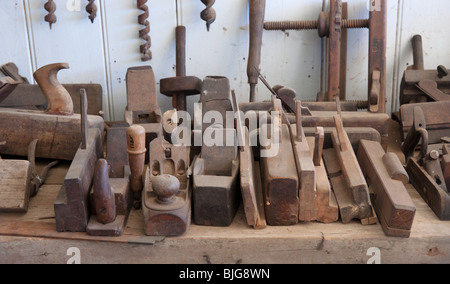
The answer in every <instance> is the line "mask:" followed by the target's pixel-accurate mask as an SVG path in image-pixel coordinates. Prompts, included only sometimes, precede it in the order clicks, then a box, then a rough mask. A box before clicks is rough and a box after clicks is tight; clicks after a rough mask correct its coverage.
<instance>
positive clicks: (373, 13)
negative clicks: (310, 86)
mask: <svg viewBox="0 0 450 284" xmlns="http://www.w3.org/2000/svg"><path fill="white" fill-rule="evenodd" d="M369 5H370V16H369V19H363V20H346V19H343V18H342V1H341V0H331V1H330V10H329V12H321V13H320V14H319V18H318V20H317V21H285V22H266V23H264V29H266V30H290V29H295V30H313V29H317V30H318V32H319V36H320V37H328V47H329V49H328V91H327V95H326V97H327V100H328V101H334V98H335V97H336V96H339V95H340V90H339V84H340V65H341V58H340V56H341V52H340V48H341V33H342V30H343V29H346V28H369V80H368V81H369V86H368V103H369V111H370V112H373V113H385V112H386V64H385V62H386V28H387V17H386V11H387V1H386V0H375V1H372V0H371V1H370V3H369ZM319 100H320V99H319Z"/></svg>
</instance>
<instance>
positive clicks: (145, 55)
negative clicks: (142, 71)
mask: <svg viewBox="0 0 450 284" xmlns="http://www.w3.org/2000/svg"><path fill="white" fill-rule="evenodd" d="M147 1H148V0H138V1H137V7H138V9H139V10H142V11H143V13H142V14H140V15H139V16H138V23H139V24H140V25H141V26H144V27H143V28H142V29H140V30H139V38H140V39H142V41H143V43H142V44H141V45H140V51H141V60H142V61H143V62H146V61H149V60H151V59H152V52H151V50H150V47H151V46H152V42H151V38H150V35H149V33H150V22H149V21H148V17H149V12H148V6H147V5H146V3H147Z"/></svg>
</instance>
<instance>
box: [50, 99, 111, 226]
mask: <svg viewBox="0 0 450 284" xmlns="http://www.w3.org/2000/svg"><path fill="white" fill-rule="evenodd" d="M80 95H81V99H80V101H81V103H82V104H83V105H84V106H82V107H81V109H83V111H84V113H83V114H82V116H83V117H84V119H83V120H82V121H83V122H87V120H88V115H87V113H86V110H87V105H86V104H87V99H86V93H85V92H83V91H82V92H81V93H80ZM81 124H82V123H81ZM80 128H82V129H83V131H80V132H79V133H81V135H80V134H78V135H79V136H84V138H82V139H77V140H78V141H86V143H81V144H80V143H79V144H78V145H79V148H78V150H77V152H76V154H75V156H74V157H73V160H72V163H71V165H70V167H69V170H68V171H67V174H66V176H65V178H64V183H63V185H62V187H61V189H60V191H59V193H58V196H57V197H56V200H55V202H54V209H55V218H56V230H57V231H58V232H67V231H68V232H85V231H86V227H87V225H88V221H89V213H90V210H89V192H90V190H91V184H92V181H93V178H94V170H95V164H96V162H97V160H98V159H101V158H103V138H102V132H101V131H100V129H99V128H89V126H86V124H84V126H83V127H80ZM80 128H78V129H80Z"/></svg>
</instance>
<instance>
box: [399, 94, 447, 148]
mask: <svg viewBox="0 0 450 284" xmlns="http://www.w3.org/2000/svg"><path fill="white" fill-rule="evenodd" d="M416 108H420V111H421V116H423V118H422V120H423V124H422V128H425V129H426V130H427V132H428V141H427V142H428V144H437V143H441V138H442V137H446V136H450V113H449V111H448V110H449V108H450V102H449V101H440V102H425V103H414V104H404V105H402V106H401V107H400V119H401V125H402V130H403V138H404V139H406V136H407V135H408V132H409V131H410V129H411V128H413V127H417V124H416V123H415V120H416V119H417V118H415V117H416V116H417V115H416V113H417V111H416Z"/></svg>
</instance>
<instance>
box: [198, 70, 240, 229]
mask: <svg viewBox="0 0 450 284" xmlns="http://www.w3.org/2000/svg"><path fill="white" fill-rule="evenodd" d="M199 102H200V103H201V104H202V114H203V115H205V114H207V113H208V112H210V111H216V112H218V113H220V114H221V115H222V118H226V112H227V111H233V105H232V100H231V90H230V81H229V80H228V78H226V77H210V76H208V77H206V78H205V79H204V80H203V86H202V92H201V94H200V101H199ZM202 137H203V144H202V147H201V152H200V155H199V156H198V157H197V158H196V159H195V162H194V163H193V166H192V168H193V170H192V171H193V173H192V180H193V206H194V208H193V211H194V215H193V216H194V222H195V223H196V224H197V225H204V226H229V225H230V224H231V223H232V221H233V219H234V216H235V215H236V211H237V209H238V207H239V202H240V196H239V186H238V185H239V162H240V161H239V155H238V152H237V151H238V150H237V143H236V140H237V139H236V130H235V128H234V125H233V128H230V127H229V126H227V125H225V121H222V123H220V122H219V121H215V122H214V123H210V122H206V121H203V124H202ZM213 137H214V138H213ZM206 139H211V140H212V139H216V140H214V141H208V140H206ZM227 141H232V143H229V142H227Z"/></svg>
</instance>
